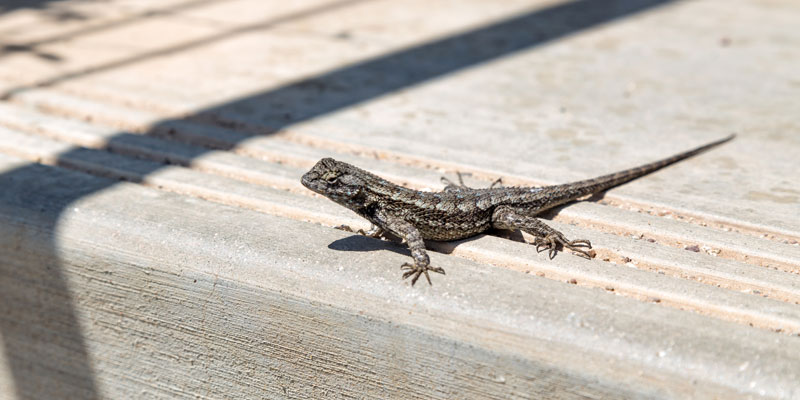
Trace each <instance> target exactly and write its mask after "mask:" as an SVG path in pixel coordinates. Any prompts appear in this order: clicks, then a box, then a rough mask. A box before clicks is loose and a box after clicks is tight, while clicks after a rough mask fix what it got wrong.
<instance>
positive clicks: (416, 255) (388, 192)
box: [301, 135, 735, 286]
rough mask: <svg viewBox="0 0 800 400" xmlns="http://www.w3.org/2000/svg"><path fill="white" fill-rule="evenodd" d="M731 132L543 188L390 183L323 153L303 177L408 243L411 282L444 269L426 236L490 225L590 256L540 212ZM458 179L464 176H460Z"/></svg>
mask: <svg viewBox="0 0 800 400" xmlns="http://www.w3.org/2000/svg"><path fill="white" fill-rule="evenodd" d="M734 137H735V135H730V136H728V137H725V138H723V139H720V140H717V141H714V142H711V143H708V144H705V145H703V146H700V147H697V148H694V149H692V150H688V151H685V152H682V153H679V154H676V155H673V156H671V157H668V158H665V159H662V160H659V161H655V162H651V163H649V164H644V165H641V166H639V167H635V168H631V169H626V170H623V171H619V172H616V173H612V174H608V175H603V176H599V177H597V178H592V179H587V180H581V181H576V182H572V183H566V184H560V185H552V186H542V187H495V186H496V184H497V183H499V180H498V181H495V183H493V184H492V186H491V187H489V188H485V189H474V188H470V187H467V186H465V185H464V184H463V182H462V183H461V184H459V185H456V184H454V183H452V182H450V181H449V180H447V179H446V178H443V179H442V180H443V181H444V182H445V183H447V186H446V187H445V188H444V190H442V191H440V192H425V191H419V190H413V189H410V188H406V187H404V186H400V185H396V184H394V183H391V182H389V181H387V180H385V179H383V178H381V177H379V176H377V175H374V174H372V173H370V172H367V171H365V170H363V169H361V168H358V167H356V166H353V165H351V164H348V163H345V162H342V161H336V160H334V159H333V158H323V159H321V160H319V161H318V162H317V163H316V165H314V167H313V168H311V170H309V171H308V172H306V173H305V174H304V175H303V177H302V179H301V183H302V184H303V186H305V187H307V188H308V189H310V190H312V191H314V192H316V193H319V194H321V195H323V196H325V197H327V198H329V199H330V200H333V201H334V202H336V203H338V204H340V205H342V206H344V207H347V208H349V209H350V210H352V211H355V212H356V213H357V214H358V215H360V216H362V217H364V218H366V219H367V220H368V221H369V222H371V223H372V227H371V228H370V229H369V231H367V232H364V231H363V230H359V233H361V234H364V235H366V236H369V237H373V238H379V237H381V236H382V235H384V233H386V232H389V233H391V234H393V235H395V236H397V237H399V238H401V239H403V241H404V242H405V243H407V245H408V247H409V250H410V251H411V257H412V259H413V261H414V262H413V263H409V262H406V263H404V264H403V265H402V266H401V269H402V270H403V279H407V278H409V277H411V278H412V279H411V285H412V286H414V284H415V283H416V282H417V280H418V279H419V277H420V276H421V275H423V274H424V275H425V278H426V279H427V281H428V284H431V278H430V275H429V272H436V273H440V274H444V273H445V271H444V269H443V268H441V267H434V266H431V265H430V258H429V257H428V254H427V252H426V251H425V242H424V241H425V240H436V241H452V240H459V239H465V238H468V237H471V236H474V235H477V234H479V233H482V232H484V231H487V230H489V229H491V228H496V229H507V230H521V231H523V232H527V233H529V234H531V235H533V237H534V238H535V240H534V243H533V244H534V245H536V250H537V251H541V250H549V252H548V255H549V257H550V259H552V258H553V257H555V255H556V253H557V249H558V248H559V247H561V248H562V249H563V248H566V249H569V250H572V251H573V252H575V253H576V254H577V255H579V256H582V257H585V258H592V256H593V254H592V253H590V252H589V251H587V249H591V248H592V244H591V242H590V241H589V240H587V239H576V240H569V239H567V238H566V237H565V236H564V235H563V234H562V233H561V232H559V231H557V230H555V229H553V228H551V227H550V226H548V225H547V224H545V223H544V222H542V221H541V220H540V219H539V218H536V215H537V214H540V213H542V212H543V211H545V210H548V209H551V208H553V207H556V206H559V205H562V204H564V203H567V202H571V201H574V200H577V199H579V198H582V197H584V196H587V195H592V194H596V193H598V192H602V191H605V190H607V189H609V188H612V187H615V186H619V185H621V184H623V183H626V182H629V181H631V180H633V179H636V178H639V177H642V176H644V175H647V174H650V173H652V172H654V171H656V170H659V169H661V168H664V167H666V166H668V165H670V164H674V163H676V162H678V161H681V160H683V159H686V158H688V157H691V156H694V155H696V154H699V153H701V152H704V151H706V150H708V149H710V148H712V147H715V146H718V145H720V144H722V143H725V142H727V141H729V140H731V139H733V138H734ZM459 181H461V177H460V174H459Z"/></svg>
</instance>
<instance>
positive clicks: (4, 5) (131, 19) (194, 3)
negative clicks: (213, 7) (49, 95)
mask: <svg viewBox="0 0 800 400" xmlns="http://www.w3.org/2000/svg"><path fill="white" fill-rule="evenodd" d="M222 1H229V0H190V1H186V2H184V3H178V4H173V5H171V6H168V7H163V8H150V9H147V10H145V11H143V12H140V13H136V14H132V15H129V16H126V17H123V18H118V19H114V20H112V21H109V22H104V23H102V24H95V25H90V26H88V27H83V28H79V29H75V30H72V31H67V32H59V34H57V35H53V36H50V37H46V38H42V39H37V40H33V41H26V42H22V43H0V57H3V56H6V55H10V54H14V53H28V54H31V55H33V56H36V57H38V58H40V59H42V60H45V61H50V62H59V61H62V60H63V58H62V57H61V56H60V55H58V54H54V53H51V52H48V51H44V50H41V49H40V48H39V47H40V46H42V45H46V44H51V43H57V42H63V41H68V40H72V39H75V38H77V37H79V36H83V35H89V34H92V33H97V32H101V31H104V30H108V29H119V28H121V27H123V26H125V25H130V24H132V23H137V22H141V21H142V20H143V19H146V18H152V17H155V16H162V15H169V14H172V13H175V12H178V11H182V10H187V9H191V8H195V7H200V6H204V5H207V4H210V3H217V2H222ZM61 4H64V2H63V1H61V0H49V1H35V0H6V1H3V2H0V15H2V14H3V13H6V12H10V11H14V10H17V9H40V10H44V11H43V13H44V15H47V16H50V17H51V18H53V19H55V20H58V21H64V20H76V19H77V20H88V19H91V18H92V17H91V16H89V15H85V14H81V13H78V12H75V11H73V10H71V9H70V7H69V5H65V6H64V7H58V6H59V5H61ZM54 6H55V7H54ZM31 28H35V27H31ZM0 35H2V32H0Z"/></svg>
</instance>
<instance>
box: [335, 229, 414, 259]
mask: <svg viewBox="0 0 800 400" xmlns="http://www.w3.org/2000/svg"><path fill="white" fill-rule="evenodd" d="M328 248H329V249H331V250H338V251H376V250H389V251H393V252H395V253H398V254H402V255H404V256H409V257H410V256H411V251H409V250H408V248H407V247H405V244H400V241H399V240H396V241H395V240H381V239H376V238H371V237H367V236H363V235H359V234H354V235H352V236H348V237H346V238H341V239H337V240H334V241H333V242H331V244H329V245H328Z"/></svg>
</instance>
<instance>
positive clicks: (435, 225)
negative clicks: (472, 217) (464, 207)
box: [416, 218, 491, 241]
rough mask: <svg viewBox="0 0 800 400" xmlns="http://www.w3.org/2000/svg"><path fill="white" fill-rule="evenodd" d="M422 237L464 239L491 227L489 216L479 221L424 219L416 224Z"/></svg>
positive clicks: (444, 239) (443, 239)
mask: <svg viewBox="0 0 800 400" xmlns="http://www.w3.org/2000/svg"><path fill="white" fill-rule="evenodd" d="M416 225H417V229H419V231H420V233H421V234H422V238H423V239H428V240H442V241H447V240H458V239H466V238H468V237H471V236H475V235H477V234H479V233H481V232H484V231H486V230H487V229H489V228H490V227H491V221H490V220H489V218H486V219H482V220H481V221H424V222H421V223H418V224H416Z"/></svg>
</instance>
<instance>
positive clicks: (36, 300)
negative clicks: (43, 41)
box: [0, 0, 674, 398]
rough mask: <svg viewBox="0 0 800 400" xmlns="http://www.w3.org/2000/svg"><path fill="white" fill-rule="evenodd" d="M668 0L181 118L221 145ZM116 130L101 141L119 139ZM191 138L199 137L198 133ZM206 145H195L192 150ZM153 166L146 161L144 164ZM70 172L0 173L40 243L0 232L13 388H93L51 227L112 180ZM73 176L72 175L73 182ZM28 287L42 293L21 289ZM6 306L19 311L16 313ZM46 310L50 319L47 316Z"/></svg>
mask: <svg viewBox="0 0 800 400" xmlns="http://www.w3.org/2000/svg"><path fill="white" fill-rule="evenodd" d="M672 1H674V0H583V1H573V2H568V3H565V4H559V5H555V6H552V7H549V8H546V9H542V10H536V11H533V12H530V13H527V14H524V15H520V16H516V17H513V18H510V19H507V20H504V21H500V22H497V23H494V24H492V25H488V26H485V27H482V28H478V29H475V30H472V31H468V32H464V33H461V34H457V35H454V36H451V37H448V38H445V39H441V40H436V41H433V42H430V43H427V44H423V45H420V46H417V47H413V48H409V49H404V50H401V51H397V52H394V53H390V54H387V55H384V56H381V57H377V58H374V59H370V60H366V61H364V62H360V63H356V64H353V65H350V66H346V67H343V68H339V69H336V70H333V71H330V72H327V73H324V74H321V75H319V76H317V77H314V78H310V79H304V80H301V81H298V82H294V83H291V84H288V85H285V86H283V87H280V88H277V89H275V90H271V91H268V92H266V93H263V94H260V95H256V96H252V97H247V98H244V99H241V100H239V101H235V102H232V103H229V104H225V105H222V106H218V107H214V108H210V109H206V110H201V111H198V113H197V114H196V115H194V116H192V117H189V120H191V123H194V124H197V123H198V122H197V121H203V122H206V123H208V122H209V121H212V122H214V123H217V124H219V123H222V124H223V125H225V126H228V127H231V126H233V127H236V128H239V129H236V130H229V132H230V133H231V135H230V136H229V137H226V138H223V139H222V140H221V141H220V142H219V143H216V144H215V147H217V148H224V149H231V148H234V147H235V146H237V144H238V143H240V142H241V141H242V140H245V139H246V138H247V137H248V136H251V135H254V134H269V133H271V132H275V131H277V130H280V129H284V128H286V127H288V126H290V125H292V124H294V123H297V122H300V121H304V120H307V119H310V118H314V117H317V116H321V115H324V114H326V113H330V112H333V111H336V110H340V109H343V108H346V107H350V106H353V105H355V104H359V103H363V102H366V101H369V100H371V99H374V98H376V97H378V96H381V95H385V94H387V93H390V92H392V91H396V90H399V89H402V88H407V87H410V86H413V85H418V84H421V83H423V82H426V81H428V80H431V79H434V78H437V77H441V76H443V75H446V74H449V73H452V72H454V71H458V70H461V69H464V68H468V67H473V66H476V65H479V64H480V63H482V62H486V61H489V60H492V59H495V58H498V57H502V56H506V55H509V54H512V53H514V52H517V51H520V50H525V49H530V48H532V47H534V46H538V45H542V44H544V43H547V42H550V41H553V40H557V39H560V38H563V37H565V36H567V35H570V34H573V33H575V32H579V31H581V30H585V29H588V28H591V27H594V26H597V25H599V24H604V23H608V22H610V21H614V20H616V19H619V18H622V17H625V16H628V15H631V14H634V13H637V12H641V11H644V10H647V9H650V8H653V7H656V6H661V5H664V4H667V3H670V2H672ZM182 123H187V121H186V120H167V121H164V122H162V123H161V124H158V125H157V126H155V127H154V128H153V129H152V130H151V131H150V132H148V133H147V134H149V135H159V136H161V134H162V133H163V131H164V130H175V129H176V126H180V125H181V124H182ZM186 134H187V135H190V133H188V132H186ZM124 135H125V134H122V133H121V134H120V135H119V136H118V137H115V138H112V139H111V140H110V141H111V142H112V143H113V142H114V141H119V140H123V139H124ZM187 137H189V138H191V136H187ZM197 140H198V142H202V140H201V138H197ZM206 151H208V150H207V149H202V148H198V149H197V150H196V154H194V157H197V156H200V155H202V154H203V153H205V152H206ZM80 154H81V152H80V149H74V150H71V151H68V152H66V153H64V154H63V155H62V158H64V159H68V158H73V157H76V156H78V157H79V156H80ZM159 168H161V167H160V166H154V167H151V169H150V170H148V171H144V172H145V173H152V172H154V171H156V170H158V169H159ZM141 172H142V171H137V173H141ZM76 176H83V175H82V174H79V173H76V172H72V171H67V170H64V169H59V168H53V167H46V166H42V165H37V164H28V165H25V166H22V167H20V168H17V169H13V170H10V171H8V172H6V173H4V174H1V175H0V188H3V189H4V191H0V223H3V224H6V223H8V224H16V226H17V228H15V229H17V230H18V232H19V236H22V237H26V238H27V237H36V238H38V239H37V240H39V242H40V243H41V245H40V246H39V247H38V250H37V251H36V256H35V257H36V260H35V262H31V261H30V260H31V259H28V262H27V263H25V264H20V265H17V266H16V267H14V264H13V263H10V262H5V261H4V259H3V257H9V258H10V259H11V260H12V261H13V260H15V259H21V260H25V258H24V255H18V254H17V253H14V249H15V248H19V244H14V243H13V241H14V240H17V241H19V240H21V239H19V238H14V237H11V238H9V239H3V238H2V237H0V239H3V241H0V250H6V249H11V250H12V251H11V252H9V253H8V254H9V255H0V261H3V263H2V264H0V337H2V341H3V345H4V352H5V355H6V358H7V359H8V360H9V363H10V365H9V367H10V370H11V373H12V376H13V380H14V384H15V387H16V391H17V394H18V395H19V396H20V397H34V398H41V397H42V395H41V394H47V393H50V394H52V393H65V392H64V388H65V387H67V388H70V389H71V391H70V392H69V393H70V394H72V396H70V397H74V398H95V397H98V396H99V393H98V389H97V386H96V383H95V376H94V368H93V365H92V362H91V359H90V357H89V352H88V350H87V343H86V338H85V337H84V335H83V333H82V330H81V327H80V326H79V324H78V319H77V315H76V310H75V306H74V303H75V299H74V298H73V297H72V295H71V292H70V290H69V288H68V285H67V279H66V276H65V272H64V268H65V267H64V266H63V265H60V261H59V258H58V255H57V248H56V243H55V242H56V239H57V238H56V237H55V231H56V225H57V220H58V218H59V216H60V215H61V214H62V212H63V211H64V210H65V209H67V208H68V207H69V206H70V204H72V203H73V202H75V201H76V200H78V199H80V198H82V197H84V196H87V195H90V194H92V193H96V192H98V191H100V190H103V189H106V188H108V187H110V186H113V185H114V184H115V183H116V181H113V180H106V179H101V178H91V179H88V178H89V177H88V176H87V177H85V178H80V177H78V178H76ZM76 179H77V181H79V182H80V183H79V184H75V183H74V182H76ZM65 182H72V184H67V183H65ZM20 221H22V222H20ZM29 221H32V222H29ZM31 232H33V233H31ZM0 254H2V253H0ZM23 266H24V268H23ZM36 290H39V291H40V292H42V293H45V294H43V295H40V296H34V295H31V292H33V291H36ZM19 310H24V312H20V311H19ZM10 316H11V317H10ZM13 316H22V317H24V318H23V320H24V321H23V322H24V323H21V322H20V320H18V319H17V318H16V317H13ZM54 316H55V317H57V318H56V319H57V321H58V323H57V324H55V325H54V324H53V318H54ZM54 337H57V339H58V342H59V343H61V344H62V346H60V347H59V348H58V349H57V350H55V351H54V350H53V346H52V345H51V341H52V340H54ZM64 360H67V361H64ZM37 394H39V395H38V396H37Z"/></svg>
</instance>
